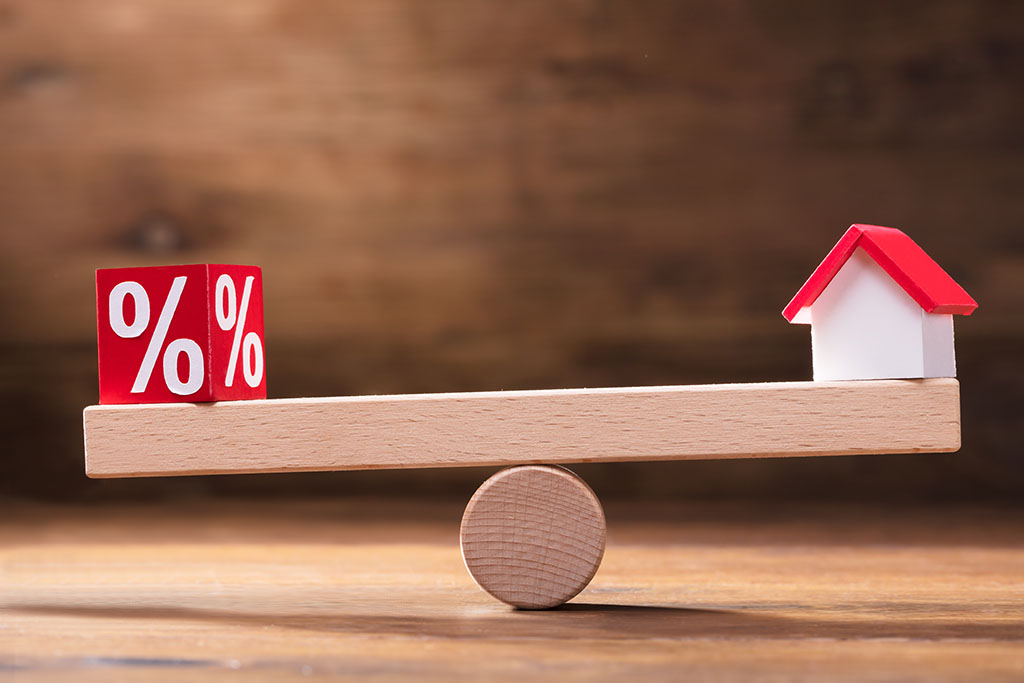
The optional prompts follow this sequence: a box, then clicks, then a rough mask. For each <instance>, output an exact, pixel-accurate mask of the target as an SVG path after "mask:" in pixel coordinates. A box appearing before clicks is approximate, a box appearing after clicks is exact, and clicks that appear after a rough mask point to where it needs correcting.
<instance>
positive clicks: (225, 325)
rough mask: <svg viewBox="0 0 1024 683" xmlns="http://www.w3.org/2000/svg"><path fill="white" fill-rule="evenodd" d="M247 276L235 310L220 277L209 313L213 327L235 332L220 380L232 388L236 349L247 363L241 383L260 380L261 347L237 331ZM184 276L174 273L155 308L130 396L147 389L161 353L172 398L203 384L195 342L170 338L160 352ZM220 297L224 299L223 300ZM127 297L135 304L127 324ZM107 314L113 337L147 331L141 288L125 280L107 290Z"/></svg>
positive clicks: (225, 278) (230, 287) (231, 286)
mask: <svg viewBox="0 0 1024 683" xmlns="http://www.w3.org/2000/svg"><path fill="white" fill-rule="evenodd" d="M254 279H255V278H253V277H252V276H249V277H246V279H245V286H244V289H243V292H242V305H241V308H239V306H238V300H237V295H236V292H235V283H234V281H233V280H232V279H231V276H230V275H228V274H226V273H225V274H223V275H221V276H220V278H219V279H218V280H217V286H216V290H215V291H216V303H215V313H216V316H217V324H218V326H219V327H220V328H221V329H222V330H224V331H225V332H226V331H228V330H230V329H231V328H232V327H234V329H235V334H234V340H233V342H232V345H231V356H230V358H229V359H228V368H227V373H226V376H225V379H224V384H225V386H228V387H230V386H232V384H233V383H234V376H235V371H236V367H237V361H238V356H239V353H240V351H241V352H242V353H243V354H244V357H245V358H249V359H251V361H252V362H251V363H245V362H243V363H242V375H243V376H244V378H245V382H246V384H248V385H249V386H250V387H256V386H258V385H259V383H260V382H261V381H262V379H263V345H262V343H261V342H260V338H259V335H257V334H256V333H255V332H250V333H249V334H248V335H245V338H244V340H243V338H242V336H243V335H242V333H243V330H244V326H245V316H246V312H247V310H248V307H249V298H250V296H251V294H252V283H253V280H254ZM187 282H188V276H186V275H179V276H178V277H176V278H174V281H173V282H172V283H171V290H170V292H168V294H167V299H165V300H164V304H163V307H162V308H161V309H160V316H159V317H158V318H157V321H156V326H155V327H154V329H153V336H152V337H150V339H149V344H147V346H146V353H145V354H144V355H143V357H142V363H141V364H140V365H139V371H138V374H136V376H135V382H134V383H133V384H132V389H131V393H133V394H141V393H143V392H144V391H146V388H147V387H148V386H149V380H150V378H151V377H152V376H153V369H154V368H155V367H156V362H157V359H158V358H159V357H160V352H161V350H163V375H164V382H165V384H166V385H167V388H168V389H169V390H170V391H171V393H174V394H177V395H178V396H190V395H192V394H194V393H196V392H197V391H199V389H200V388H202V386H203V379H204V376H205V369H206V368H205V361H204V358H203V350H202V348H201V347H200V346H199V344H198V343H197V342H196V341H195V340H192V339H186V338H179V339H174V340H172V341H171V342H170V343H169V344H167V346H166V348H164V341H165V340H166V338H167V332H168V330H169V329H170V327H171V321H172V320H173V319H174V314H175V312H176V311H177V309H178V303H179V302H180V301H181V293H182V292H183V291H184V290H185V285H186V283H187ZM225 294H226V296H225ZM129 296H130V297H131V298H132V300H133V302H134V304H135V319H134V320H133V321H132V323H131V324H130V325H129V324H128V322H127V321H126V320H125V311H124V301H125V298H126V297H129ZM108 313H109V320H110V327H111V329H112V330H113V331H114V333H115V334H116V335H117V336H119V337H121V338H122V339H134V338H136V337H138V336H140V335H141V334H142V333H143V332H144V331H145V330H146V329H147V328H148V327H149V320H150V304H149V295H148V294H147V293H146V290H145V288H144V287H143V286H142V285H141V284H139V283H138V282H135V281H132V280H126V281H124V282H120V283H118V284H117V285H115V286H114V288H113V289H112V290H111V291H110V299H109V302H108ZM181 354H185V356H186V360H187V361H188V362H187V365H188V373H187V376H186V379H185V380H184V381H182V380H181V378H180V377H179V375H178V359H179V357H180V356H181Z"/></svg>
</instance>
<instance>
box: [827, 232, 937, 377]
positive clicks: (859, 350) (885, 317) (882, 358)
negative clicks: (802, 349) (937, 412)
mask: <svg viewBox="0 0 1024 683" xmlns="http://www.w3.org/2000/svg"><path fill="white" fill-rule="evenodd" d="M929 317H932V316H929ZM939 317H941V316H939ZM946 317H949V316H946ZM923 318H924V314H923V311H922V310H921V307H920V306H919V305H918V304H917V302H916V301H914V300H913V299H912V298H911V297H910V295H908V294H907V293H906V292H905V291H903V288H902V287H900V286H899V285H898V284H897V283H896V282H895V281H894V280H893V279H892V278H891V277H889V275H888V274H887V273H886V272H885V271H884V270H882V268H881V267H880V266H879V265H878V264H877V263H875V261H874V259H872V258H871V257H870V256H868V255H867V254H866V253H864V251H863V250H862V249H860V248H857V249H856V250H855V251H854V253H853V254H852V255H851V256H850V258H849V260H848V261H847V262H846V264H845V265H844V266H843V267H842V269H840V271H839V272H838V273H836V276H835V277H834V278H833V279H832V282H831V283H830V284H829V285H828V287H826V288H825V291H823V292H822V293H821V295H819V296H818V298H817V300H816V301H815V302H814V304H813V305H812V306H811V344H812V349H813V356H814V379H815V380H836V379H889V378H893V379H896V378H907V377H923V376H925V351H924V334H925V331H924V327H925V324H924V320H923ZM950 325H952V322H950ZM929 327H930V328H931V327H935V328H936V334H939V333H940V331H941V327H940V324H939V323H936V324H935V325H932V324H931V323H929ZM950 347H952V339H950ZM950 353H952V348H950ZM933 362H934V363H935V364H937V365H943V364H944V363H946V360H945V359H944V355H943V354H942V353H938V354H937V355H936V356H935V358H934V359H933Z"/></svg>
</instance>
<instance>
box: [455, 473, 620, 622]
mask: <svg viewBox="0 0 1024 683" xmlns="http://www.w3.org/2000/svg"><path fill="white" fill-rule="evenodd" d="M459 540H460V545H461V547H462V559H463V560H464V561H465V563H466V569H468V570H469V573H470V574H471V575H472V577H473V579H474V580H475V581H476V582H477V584H478V585H479V586H480V587H481V588H483V589H484V590H485V591H487V592H488V593H489V594H490V595H492V596H494V597H495V598H497V599H498V600H501V601H502V602H504V603H507V604H509V605H512V606H513V607H519V608H522V609H547V608H550V607H557V606H558V605H561V604H563V603H565V602H567V601H568V600H571V599H572V598H573V597H575V596H576V595H577V594H578V593H579V592H580V591H581V590H583V589H584V588H586V587H587V584H588V583H590V580H591V579H592V578H594V574H596V573H597V568H598V567H599V566H600V565H601V558H602V557H603V556H604V545H605V518H604V510H603V509H602V508H601V502H600V501H599V500H598V499H597V496H595V495H594V492H593V491H592V490H591V489H590V487H589V486H587V484H586V482H584V481H583V480H582V479H580V478H579V477H578V476H576V475H575V474H574V473H572V472H570V471H569V470H567V469H565V468H564V467H554V466H551V465H522V466H519V467H510V468H507V469H504V470H502V471H500V472H498V473H497V474H495V475H494V476H492V477H491V478H490V479H488V480H487V481H486V482H484V483H483V485H482V486H480V488H479V489H477V491H476V493H475V494H473V497H472V498H471V499H470V501H469V504H468V505H467V506H466V511H465V513H463V515H462V527H461V531H460V533H459Z"/></svg>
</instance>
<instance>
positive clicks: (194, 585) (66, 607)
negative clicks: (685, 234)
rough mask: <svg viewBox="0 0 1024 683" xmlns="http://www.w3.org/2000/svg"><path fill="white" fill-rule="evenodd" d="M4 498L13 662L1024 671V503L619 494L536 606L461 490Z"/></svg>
mask: <svg viewBox="0 0 1024 683" xmlns="http://www.w3.org/2000/svg"><path fill="white" fill-rule="evenodd" d="M0 509H2V512H3V514H2V515H0V572H2V574H0V576H2V581H0V608H2V610H0V678H3V679H6V678H8V677H10V678H12V679H14V680H17V681H48V680H75V681H110V680H126V679H141V680H147V681H149V680H158V681H178V680H182V679H184V678H188V679H189V680H196V679H198V680H206V679H211V678H219V677H220V675H222V674H225V673H227V674H237V673H249V674H252V675H253V676H252V677H253V678H257V679H260V680H289V679H293V678H294V679H306V680H309V679H318V678H319V679H335V678H339V679H360V680H363V679H372V680H393V679H404V678H415V679H417V680H451V679H454V678H473V679H491V680H494V679H497V680H501V679H523V678H530V679H554V680H560V681H561V680H615V681H624V680H644V681H647V680H679V679H688V680H700V679H714V680H726V681H729V680H751V679H756V680H762V681H763V680H769V681H771V680H793V679H806V680H816V681H821V680H849V681H885V680H907V679H921V680H929V681H941V680H965V681H966V680H971V681H992V680H1018V681H1019V680H1022V679H1024V524H1022V522H1024V511H1015V510H1009V511H1007V510H986V509H978V508H965V509H959V508H950V507H945V508H934V509H920V508H915V509H881V508H877V507H863V506H856V507H851V506H833V505H829V506H786V507H782V506H768V507H766V506H759V505H756V504H745V505H742V506H737V505H724V504H722V505H693V506H684V505H678V506H652V505H647V506H640V505H611V506H609V507H608V508H607V513H608V522H609V539H608V550H607V554H606V556H605V560H604V564H603V565H602V567H601V569H600V570H599V571H598V574H597V576H596V577H595V579H594V581H593V583H592V584H591V586H590V588H588V589H587V590H585V591H584V592H583V593H582V594H581V595H580V596H579V597H577V598H576V600H574V601H573V602H572V603H570V604H569V605H568V606H566V607H564V608H562V609H559V610H557V611H552V612H517V611H513V610H510V609H509V608H508V607H506V606H504V605H502V604H499V603H497V602H495V601H494V600H492V599H491V598H489V597H488V596H487V595H485V594H484V593H483V592H482V591H481V590H480V589H479V588H477V587H476V586H475V585H474V584H473V582H472V580H471V579H470V577H469V576H468V575H467V573H466V571H465V569H464V567H463V566H462V560H461V557H460V555H459V548H458V526H459V525H458V522H459V517H460V514H461V507H460V505H458V504H454V503H453V504H443V503H423V504H420V503H403V504H401V505H394V504H391V505H387V504H384V503H380V502H372V501H351V500H349V501H344V502H324V503H317V502H299V503H271V504H256V503H209V502H206V503H204V502H193V501H180V502H177V503H160V504H157V503H154V504H152V505H146V506H107V507H98V506H96V507H81V508H79V507H53V506H40V505H25V504H19V505H13V504H8V505H6V506H4V507H3V508H0Z"/></svg>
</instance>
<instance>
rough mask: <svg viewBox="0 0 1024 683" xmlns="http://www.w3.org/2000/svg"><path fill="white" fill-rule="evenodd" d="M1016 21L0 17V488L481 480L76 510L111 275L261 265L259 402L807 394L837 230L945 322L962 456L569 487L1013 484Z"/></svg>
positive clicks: (592, 477) (526, 5)
mask: <svg viewBox="0 0 1024 683" xmlns="http://www.w3.org/2000/svg"><path fill="white" fill-rule="evenodd" d="M1022 152H1024V3H1020V2H1012V1H1010V2H979V1H974V0H930V1H928V2H909V1H908V2H899V3H892V2H886V1H867V2H865V1H864V0H840V1H834V2H828V3H805V2H799V1H797V0H763V1H752V0H683V1H677V0H673V1H668V0H664V1H662V0H650V1H645V2H629V1H627V0H524V1H519V2H488V1H484V0H439V1H437V2H420V1H418V0H363V1H358V2H357V1H351V2H341V1H335V2H330V1H326V0H323V1H317V2H313V1H310V2H301V3H299V2H288V1H287V0H220V1H218V2H208V1H205V0H202V1H201V0H149V1H142V0H132V1H129V0H103V1H95V2H92V1H80V2H63V1H60V0H0V315H2V320H3V324H2V325H0V350H2V353H0V408H2V410H0V434H2V443H3V446H4V447H3V450H2V452H0V494H2V495H4V496H7V497H18V498H25V497H27V498H47V499H66V498H76V499H92V498H109V497H126V498H153V497H160V496H167V497H171V496H204V495H224V494H283V495H293V494H298V495H304V494H307V493H309V494H338V495H346V494H351V493H355V492H359V493H375V494H395V495H442V494H449V493H460V494H465V495H468V494H469V492H471V491H472V489H473V488H474V487H475V486H476V485H477V484H478V483H479V482H480V481H482V479H483V477H484V475H485V473H484V472H480V471H465V470H451V471H424V472H392V473H357V474H316V475H292V476H264V477H260V476H252V477H225V478H199V479H188V480H135V481H106V482H92V481H89V480H87V479H85V477H84V475H83V474H82V443H81V409H82V407H83V406H85V405H86V404H89V403H93V402H95V400H96V391H97V390H96V369H95V363H96V361H95V341H94V335H95V319H94V310H95V309H94V299H93V279H92V278H93V274H92V271H93V269H95V268H97V267H114V266H127V265H143V264H163V263H180V262H205V261H221V262H242V263H254V264H259V265H261V266H263V268H264V278H265V298H266V324H267V349H268V350H267V358H268V381H269V387H270V389H269V390H270V394H271V395H272V396H275V397H283V396H299V395H318V394H355V393H377V392H418V391H448V390H476V389H513V388H547V387H570V386H600V385H631V384H657V383H692V382H723V381H748V380H774V379H805V378H809V377H810V348H809V336H808V330H807V328H806V327H803V326H790V325H787V324H786V323H785V321H784V320H783V319H782V318H781V316H780V315H779V312H780V310H781V309H782V307H783V306H784V305H785V303H786V302H787V301H788V300H789V298H790V296H791V295H792V294H793V293H794V292H795V290H796V289H797V287H798V286H799V285H800V284H801V283H802V282H803V280H804V278H805V277H806V276H807V275H808V274H809V273H810V272H811V270H812V269H813V267H814V266H815V265H816V264H817V263H818V261H819V260H820V259H821V258H822V257H823V256H824V254H825V253H826V252H827V250H828V249H829V248H830V247H831V246H832V244H833V243H834V242H835V241H836V239H838V237H839V236H840V235H841V234H842V232H843V230H844V229H845V228H846V227H847V226H848V225H849V224H850V223H852V222H855V221H856V222H874V223H881V224H885V225H895V226H899V227H901V228H903V229H905V230H906V231H907V232H908V233H910V234H911V235H912V236H913V237H914V238H915V239H916V240H917V241H918V242H919V243H920V244H921V245H922V246H923V247H924V248H925V249H926V250H927V251H929V253H931V254H932V255H933V256H934V257H935V258H936V259H937V260H938V261H939V262H940V263H941V264H942V265H943V266H944V267H945V268H946V269H947V270H948V271H949V272H950V273H951V274H952V275H953V276H954V277H956V278H957V279H958V280H959V281H960V282H962V283H963V284H964V286H965V287H966V288H967V289H968V291H969V292H971V294H972V295H974V297H975V298H976V299H977V300H978V301H979V302H980V304H981V308H980V310H979V312H978V313H976V314H975V315H974V316H973V317H971V318H969V319H960V320H958V327H957V336H958V348H957V350H958V360H959V365H960V378H961V381H962V382H963V409H964V443H965V447H964V450H963V451H962V452H961V453H960V454H957V455H950V456H912V457H911V456H900V457H891V458H871V457H867V458H837V459H826V460H820V461H814V460H803V461H763V462H732V463H671V464H658V465H604V466H592V467H585V468H580V472H581V473H582V474H584V476H586V477H587V479H588V480H589V481H591V482H592V484H593V485H594V487H595V489H596V490H597V491H598V493H599V494H601V495H602V497H605V496H607V497H613V496H624V497H744V498H750V497H756V498H761V497H783V496H785V497H803V498H821V497H827V498H833V497H855V498H875V497H883V498H892V499H904V498H916V499H922V498H924V499H953V498H1004V499H1013V498H1017V497H1019V492H1020V490H1021V486H1022V485H1024V458H1022V457H1021V456H1020V452H1021V450H1020V439H1021V436H1022V419H1021V416H1020V412H1021V407H1020V406H1021V402H1022V398H1024V368H1022V364H1021V355H1022V352H1024V316H1022V312H1021V308H1022V300H1021V299H1022V297H1021V292H1022V289H1024V288H1022V285H1024V154H1022Z"/></svg>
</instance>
